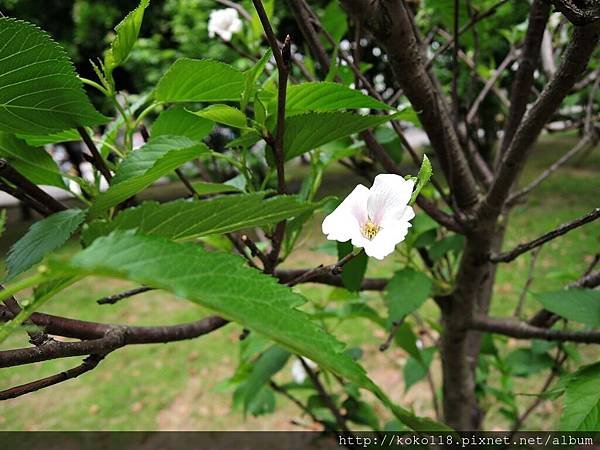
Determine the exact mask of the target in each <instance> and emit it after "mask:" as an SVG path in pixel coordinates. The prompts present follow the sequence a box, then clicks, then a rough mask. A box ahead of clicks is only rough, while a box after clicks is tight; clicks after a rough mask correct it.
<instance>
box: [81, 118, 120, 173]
mask: <svg viewBox="0 0 600 450" xmlns="http://www.w3.org/2000/svg"><path fill="white" fill-rule="evenodd" d="M77 132H78V133H79V135H80V136H81V139H82V140H83V142H85V145H86V146H87V148H88V150H89V151H90V153H91V154H92V164H93V165H94V167H96V169H98V170H99V171H100V173H101V174H102V175H103V176H104V178H106V181H108V182H109V183H110V180H111V179H112V175H111V173H110V170H108V166H107V165H106V162H105V161H104V158H102V155H101V154H100V152H99V151H98V148H97V147H96V144H94V141H93V140H92V138H91V137H90V135H89V134H88V132H87V130H86V129H85V128H84V127H77Z"/></svg>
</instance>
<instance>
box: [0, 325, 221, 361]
mask: <svg viewBox="0 0 600 450" xmlns="http://www.w3.org/2000/svg"><path fill="white" fill-rule="evenodd" d="M30 319H31V321H32V322H33V323H35V324H36V325H38V326H43V327H44V330H45V331H46V332H47V333H48V334H59V335H61V336H66V337H77V338H90V339H91V340H86V341H81V342H60V341H50V342H48V343H46V344H44V345H41V346H39V347H31V348H22V349H16V350H5V351H2V352H0V367H12V366H17V365H22V364H31V363H35V362H40V361H47V360H49V359H56V358H64V357H70V356H82V355H90V354H92V353H107V352H110V351H113V350H115V349H117V348H120V347H123V346H125V345H134V344H156V343H166V342H174V341H181V340H186V339H194V338H197V337H199V336H202V335H205V334H207V333H210V332H212V331H215V330H217V329H219V328H221V327H222V326H224V325H225V324H227V323H228V321H227V320H225V319H223V318H222V317H219V316H209V317H205V318H204V319H201V320H198V321H196V322H190V323H184V324H179V325H169V326H151V327H135V326H124V325H110V324H101V323H95V322H84V321H79V320H74V319H68V318H64V317H56V316H50V315H47V314H39V313H34V314H32V315H31V317H30ZM100 333H102V334H101V335H100ZM99 335H100V336H99ZM84 336H85V337H84Z"/></svg>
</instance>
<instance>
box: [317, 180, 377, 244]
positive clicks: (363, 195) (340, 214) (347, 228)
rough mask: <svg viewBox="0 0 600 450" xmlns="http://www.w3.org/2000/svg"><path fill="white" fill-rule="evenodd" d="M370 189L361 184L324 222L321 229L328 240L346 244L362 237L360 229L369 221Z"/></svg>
mask: <svg viewBox="0 0 600 450" xmlns="http://www.w3.org/2000/svg"><path fill="white" fill-rule="evenodd" d="M368 198H369V189H368V188H367V187H366V186H363V185H362V184H359V185H358V186H356V187H355V188H354V190H353V191H352V192H351V193H350V194H349V195H348V197H346V198H345V199H344V201H343V202H342V203H340V205H339V206H338V207H337V208H336V209H335V210H334V211H333V212H332V213H331V214H329V215H328V216H327V217H325V220H324V221H323V225H322V227H321V229H322V230H323V234H325V235H327V239H329V240H332V241H339V242H346V241H349V240H350V239H353V240H354V239H355V238H356V239H357V238H359V237H362V234H361V231H360V227H361V224H363V223H364V222H365V221H366V220H367V199H368Z"/></svg>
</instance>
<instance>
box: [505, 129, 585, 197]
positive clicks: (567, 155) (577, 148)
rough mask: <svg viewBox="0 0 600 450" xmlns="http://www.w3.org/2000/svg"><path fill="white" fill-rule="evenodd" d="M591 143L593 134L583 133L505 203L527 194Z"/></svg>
mask: <svg viewBox="0 0 600 450" xmlns="http://www.w3.org/2000/svg"><path fill="white" fill-rule="evenodd" d="M591 145H594V135H593V134H587V135H585V136H584V137H583V138H582V139H581V140H580V141H579V142H578V143H577V144H576V145H575V146H574V147H573V148H572V149H571V150H569V151H568V152H567V153H565V154H564V155H563V156H561V157H560V158H559V159H558V160H557V161H555V162H554V163H553V164H552V165H551V166H550V167H548V168H547V169H546V170H544V171H543V172H542V173H541V174H540V176H538V177H537V178H536V179H535V180H533V181H532V182H531V183H529V184H528V185H527V186H525V187H524V188H522V189H520V190H518V191H516V192H514V193H513V194H511V195H510V197H508V200H507V201H506V203H507V205H509V206H511V205H514V204H515V203H517V201H518V200H520V199H521V198H522V197H524V196H525V195H527V194H529V193H530V192H531V191H533V190H534V189H535V188H537V187H538V186H539V185H540V184H542V182H543V181H544V180H546V178H548V177H549V176H550V175H552V174H553V173H554V172H556V171H557V170H558V169H559V168H561V167H562V166H564V165H565V164H566V163H567V162H569V161H570V160H571V159H572V158H573V157H574V156H575V155H577V154H578V153H579V152H581V151H582V150H584V149H586V148H589V147H590V146H591Z"/></svg>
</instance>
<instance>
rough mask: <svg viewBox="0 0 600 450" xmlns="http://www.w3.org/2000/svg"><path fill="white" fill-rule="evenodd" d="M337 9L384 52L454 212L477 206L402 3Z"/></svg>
mask: <svg viewBox="0 0 600 450" xmlns="http://www.w3.org/2000/svg"><path fill="white" fill-rule="evenodd" d="M341 3H342V6H343V7H344V8H345V9H346V10H347V11H348V12H349V13H350V14H351V15H352V16H353V17H354V18H355V19H356V20H357V21H360V22H363V23H364V26H365V29H367V30H369V31H370V32H371V33H372V34H373V35H374V36H375V37H376V39H377V40H378V41H379V42H380V44H381V46H382V47H384V48H385V49H386V51H387V53H388V55H389V57H390V62H391V66H392V70H393V72H394V75H395V77H396V79H397V80H398V82H399V84H400V86H401V87H402V89H403V91H404V93H405V95H406V96H407V97H408V99H409V100H410V102H411V104H412V105H413V107H414V109H415V110H416V111H417V114H418V116H419V120H420V121H421V123H422V124H423V128H424V130H425V131H426V132H427V135H428V136H429V140H430V142H431V144H432V147H433V148H434V150H435V151H436V152H437V153H438V155H439V157H440V162H441V166H442V170H443V172H444V174H445V176H446V178H447V180H448V184H449V185H450V187H451V188H452V189H451V190H452V192H453V194H454V195H455V196H456V200H457V203H458V206H459V207H460V208H462V209H468V208H471V207H472V206H474V205H475V204H476V203H477V186H476V183H475V179H474V178H473V174H472V173H471V171H470V168H469V165H468V163H467V161H466V159H465V155H464V154H463V152H462V149H461V146H460V141H459V138H458V136H457V134H456V131H455V129H454V125H453V123H452V119H451V117H450V115H449V112H448V111H449V108H448V105H447V104H446V100H445V98H444V96H443V94H442V93H441V92H440V91H439V90H438V88H437V84H436V83H434V82H433V81H432V79H433V78H432V75H431V74H429V73H428V71H427V69H426V67H425V65H424V63H423V56H422V54H421V50H420V46H419V43H418V42H417V38H416V36H415V34H414V32H413V31H412V30H413V23H412V18H411V17H410V14H409V13H408V11H407V10H406V7H405V5H404V2H402V1H401V0H392V1H387V2H376V3H373V2H370V1H369V0H342V2H341Z"/></svg>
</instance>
